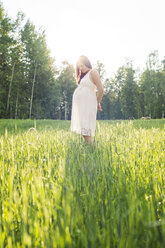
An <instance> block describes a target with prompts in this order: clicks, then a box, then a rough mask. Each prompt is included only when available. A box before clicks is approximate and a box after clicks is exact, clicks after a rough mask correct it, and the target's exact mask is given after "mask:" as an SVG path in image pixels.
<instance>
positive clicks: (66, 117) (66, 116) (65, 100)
mask: <svg viewBox="0 0 165 248" xmlns="http://www.w3.org/2000/svg"><path fill="white" fill-rule="evenodd" d="M66 119H67V102H66V100H65V120H66Z"/></svg>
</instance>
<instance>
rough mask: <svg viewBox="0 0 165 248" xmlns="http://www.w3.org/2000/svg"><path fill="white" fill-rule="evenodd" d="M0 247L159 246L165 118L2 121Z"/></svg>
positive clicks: (164, 241)
mask: <svg viewBox="0 0 165 248" xmlns="http://www.w3.org/2000/svg"><path fill="white" fill-rule="evenodd" d="M0 134H1V136H0V248H1V247H9V248H10V247H12V248H13V247H19V248H23V247H39V248H40V247H51V248H58V247H59V248H62V247H64V248H67V247H73V248H74V247H75V248H79V247H89V248H97V247H99V248H118V247H121V248H127V247H128V248H136V247H137V248H147V247H148V248H152V247H153V248H157V247H161V248H164V247H165V119H162V120H143V121H142V120H134V121H98V120H97V127H96V135H95V140H94V141H95V150H94V151H92V150H91V149H90V147H85V145H84V140H83V138H82V137H81V136H80V135H78V134H75V133H72V132H70V121H59V120H37V121H35V120H2V119H1V120H0Z"/></svg>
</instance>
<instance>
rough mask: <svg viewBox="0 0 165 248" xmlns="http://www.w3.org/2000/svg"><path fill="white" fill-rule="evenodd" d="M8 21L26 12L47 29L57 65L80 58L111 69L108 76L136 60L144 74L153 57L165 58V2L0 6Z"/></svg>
mask: <svg viewBox="0 0 165 248" xmlns="http://www.w3.org/2000/svg"><path fill="white" fill-rule="evenodd" d="M0 1H1V2H2V3H3V6H4V8H5V10H6V11H7V13H8V15H9V16H10V17H12V18H14V19H15V18H16V15H17V13H18V12H19V11H22V12H23V13H24V14H25V16H26V18H27V19H30V20H31V22H32V23H33V24H34V25H35V26H36V28H37V29H39V28H40V27H42V29H43V30H45V33H46V40H47V46H48V49H49V50H50V52H51V56H52V57H54V58H55V64H56V65H57V67H58V66H60V65H61V63H62V61H64V60H67V61H68V62H69V63H71V64H73V65H74V66H75V64H76V61H77V59H78V57H79V56H80V55H85V56H87V57H88V58H89V60H90V61H91V63H92V66H93V67H96V64H97V61H99V62H101V63H103V64H104V66H105V70H106V76H108V77H113V76H114V74H115V73H116V72H117V69H118V68H119V67H120V66H122V65H123V64H125V62H126V60H127V58H129V59H131V60H132V62H133V66H134V69H135V70H139V71H143V70H144V69H145V66H146V61H147V59H148V55H149V54H150V53H151V52H152V51H154V50H158V52H159V59H160V61H161V60H163V59H164V58H165V32H164V24H165V21H164V10H165V1H164V0H113V1H112V0H99V1H98V0H0Z"/></svg>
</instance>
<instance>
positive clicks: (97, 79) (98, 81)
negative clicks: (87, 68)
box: [90, 69, 104, 105]
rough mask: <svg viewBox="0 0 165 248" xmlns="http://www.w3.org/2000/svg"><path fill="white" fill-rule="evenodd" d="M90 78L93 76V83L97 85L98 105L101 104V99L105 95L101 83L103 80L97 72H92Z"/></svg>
mask: <svg viewBox="0 0 165 248" xmlns="http://www.w3.org/2000/svg"><path fill="white" fill-rule="evenodd" d="M90 76H91V81H92V82H93V83H94V84H95V85H96V87H97V90H98V91H97V103H98V105H99V104H100V102H101V99H102V97H103V93H104V89H103V85H102V82H101V78H100V75H99V73H98V72H97V70H95V69H94V70H91V72H90Z"/></svg>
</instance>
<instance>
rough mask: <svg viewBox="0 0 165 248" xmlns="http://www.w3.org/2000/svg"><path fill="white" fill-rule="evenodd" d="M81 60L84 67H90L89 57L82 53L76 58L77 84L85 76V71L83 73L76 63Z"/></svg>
mask: <svg viewBox="0 0 165 248" xmlns="http://www.w3.org/2000/svg"><path fill="white" fill-rule="evenodd" d="M79 62H81V63H82V64H84V65H85V66H86V67H88V68H89V69H92V65H91V62H90V61H89V59H88V58H87V57H86V56H84V55H81V56H80V57H79V58H78V60H77V63H76V71H75V73H76V82H77V84H79V83H80V81H81V79H82V78H83V77H84V76H85V74H86V73H87V72H86V73H83V72H81V71H80V69H79V67H78V63H79Z"/></svg>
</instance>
